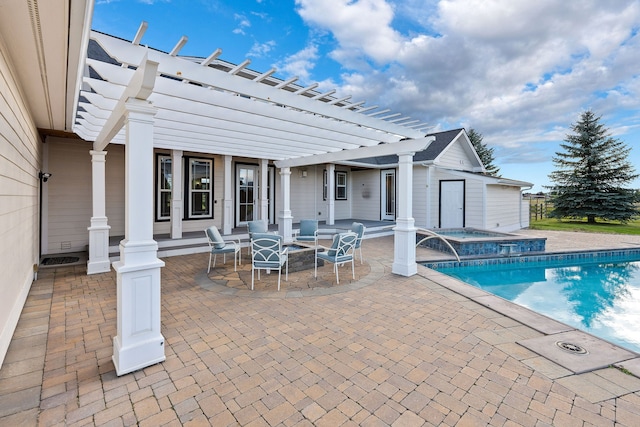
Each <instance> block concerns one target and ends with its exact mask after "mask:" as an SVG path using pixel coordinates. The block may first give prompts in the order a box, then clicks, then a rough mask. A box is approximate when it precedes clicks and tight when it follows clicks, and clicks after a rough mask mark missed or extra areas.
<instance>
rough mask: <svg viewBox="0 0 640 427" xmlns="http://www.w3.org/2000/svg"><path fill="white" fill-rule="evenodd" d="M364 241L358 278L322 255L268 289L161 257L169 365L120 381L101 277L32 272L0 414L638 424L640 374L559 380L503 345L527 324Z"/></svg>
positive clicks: (526, 333) (24, 420) (3, 418)
mask: <svg viewBox="0 0 640 427" xmlns="http://www.w3.org/2000/svg"><path fill="white" fill-rule="evenodd" d="M363 246H364V254H365V260H366V262H365V264H364V265H360V263H357V264H356V265H357V269H356V276H357V280H356V281H353V280H351V277H350V271H349V270H350V268H348V267H342V268H341V271H340V278H341V281H340V285H339V286H338V285H337V284H336V283H334V277H333V271H332V268H333V266H332V265H327V266H325V267H322V268H321V274H320V279H318V280H317V281H316V279H313V278H312V276H313V270H308V271H303V272H296V273H292V274H291V278H290V279H291V284H290V286H287V283H286V282H284V281H283V290H282V291H281V292H280V293H278V292H277V291H275V290H273V289H272V288H274V282H273V275H272V276H269V275H266V274H263V275H262V280H261V281H260V282H258V283H259V284H260V285H259V286H258V289H257V291H255V292H251V291H248V290H246V289H243V287H244V288H246V278H247V274H246V272H247V270H246V269H247V268H248V263H247V262H246V261H245V263H243V269H242V270H241V272H240V273H239V274H235V275H234V273H233V267H232V266H231V267H229V265H226V266H224V267H221V266H217V267H216V269H215V270H214V271H212V274H210V275H209V276H208V277H207V276H206V265H207V255H206V254H198V255H189V256H180V257H172V258H167V259H165V260H164V261H165V262H166V266H165V268H163V269H162V333H163V335H164V336H165V338H166V356H167V360H166V361H165V362H163V363H160V364H157V365H154V366H151V367H148V368H145V369H143V370H140V371H138V372H134V373H131V374H128V375H124V376H122V377H117V376H116V375H115V372H114V368H113V364H112V362H111V354H112V339H113V336H114V335H115V333H116V293H115V292H116V276H115V273H113V272H112V273H105V274H99V275H93V276H87V275H86V271H85V268H84V267H82V266H74V267H61V268H55V269H47V270H42V271H41V273H40V278H39V280H38V281H36V282H35V283H34V285H33V286H32V289H31V293H30V295H29V299H28V301H27V304H26V306H25V310H24V312H23V315H22V318H21V320H20V325H19V328H18V330H17V331H16V336H15V337H14V340H13V341H12V344H11V347H10V350H9V353H8V355H7V359H6V361H5V364H4V366H3V368H2V370H1V371H0V425H17V423H19V424H20V425H38V424H40V425H59V424H74V423H77V424H78V425H82V424H96V425H133V424H139V425H149V426H157V425H180V424H183V425H202V424H206V423H209V424H213V425H216V426H219V425H255V426H259V425H267V426H269V425H299V426H304V425H327V426H339V425H345V426H347V425H392V426H421V425H460V426H476V425H531V426H534V425H549V424H551V425H553V424H555V425H614V424H615V425H619V426H637V425H640V409H639V408H640V392H638V390H639V388H638V385H639V384H640V379H638V378H636V377H633V376H628V375H626V374H623V373H622V372H619V371H615V372H606V371H605V372H596V373H589V374H583V375H580V376H576V375H570V373H569V372H568V371H566V370H563V369H562V368H561V367H557V365H555V364H553V362H550V361H546V360H541V359H540V358H539V357H536V356H535V354H532V352H530V351H529V350H527V349H525V348H523V347H521V346H519V345H518V344H517V343H516V342H517V341H518V340H520V339H524V338H529V337H531V336H537V335H538V333H537V332H535V331H533V330H532V329H530V328H528V327H526V326H524V325H522V324H520V323H518V322H515V321H513V320H511V319H508V318H506V317H504V316H502V315H500V314H498V313H496V312H493V311H491V310H489V309H487V308H486V307H482V306H480V305H478V304H476V303H474V302H472V301H471V300H469V299H467V298H465V297H462V296H461V295H459V294H456V293H454V292H453V291H451V290H449V289H447V288H445V287H442V286H440V285H439V284H438V283H437V281H435V280H432V279H427V278H425V277H421V276H420V275H416V276H414V277H410V278H406V277H400V276H395V275H393V274H391V272H390V270H391V268H390V266H391V262H392V260H391V259H390V255H389V254H391V253H392V247H393V241H392V238H390V237H384V238H377V239H371V240H365V242H364V244H363ZM245 256H246V255H245ZM225 277H227V279H229V280H228V282H225V279H224V278H225ZM430 277H431V276H430ZM231 279H233V280H231ZM227 283H228V284H229V285H228V286H227ZM225 289H227V290H228V292H227V291H224V290H225ZM614 392H617V393H618V394H617V395H616V396H615V397H611V393H614Z"/></svg>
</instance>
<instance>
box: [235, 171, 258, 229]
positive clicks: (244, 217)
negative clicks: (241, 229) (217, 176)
mask: <svg viewBox="0 0 640 427" xmlns="http://www.w3.org/2000/svg"><path fill="white" fill-rule="evenodd" d="M259 175H260V174H259V169H258V167H257V166H252V165H238V166H237V168H236V226H241V225H246V224H247V222H248V221H253V220H254V219H257V215H258V209H257V205H258V194H259V193H258V176H259Z"/></svg>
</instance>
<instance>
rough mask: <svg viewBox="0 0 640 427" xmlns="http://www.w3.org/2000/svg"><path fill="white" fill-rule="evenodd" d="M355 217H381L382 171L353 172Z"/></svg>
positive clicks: (370, 218)
mask: <svg viewBox="0 0 640 427" xmlns="http://www.w3.org/2000/svg"><path fill="white" fill-rule="evenodd" d="M350 175H351V183H352V187H353V190H352V191H351V199H352V202H351V206H352V209H353V218H356V219H367V220H373V221H377V220H379V219H380V171H379V170H377V169H376V170H365V171H356V172H351V174H350Z"/></svg>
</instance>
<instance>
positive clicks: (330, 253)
mask: <svg viewBox="0 0 640 427" xmlns="http://www.w3.org/2000/svg"><path fill="white" fill-rule="evenodd" d="M339 243H340V235H339V234H336V235H335V236H333V244H332V245H331V248H329V250H328V251H327V252H326V254H327V256H330V257H334V256H336V249H338V244H339Z"/></svg>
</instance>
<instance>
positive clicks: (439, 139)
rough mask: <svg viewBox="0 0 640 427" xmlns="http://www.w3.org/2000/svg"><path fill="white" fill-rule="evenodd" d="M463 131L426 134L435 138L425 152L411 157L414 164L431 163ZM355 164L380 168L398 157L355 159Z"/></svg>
mask: <svg viewBox="0 0 640 427" xmlns="http://www.w3.org/2000/svg"><path fill="white" fill-rule="evenodd" d="M463 131H464V129H462V128H459V129H452V130H448V131H444V132H435V133H430V134H427V135H426V136H433V137H435V141H433V142H432V143H431V144H430V145H429V146H428V147H427V148H426V149H425V150H422V151H419V152H417V153H416V154H415V156H413V161H414V162H425V161H433V160H435V159H436V158H437V157H438V156H439V155H440V154H442V153H443V152H444V150H445V149H446V148H447V147H448V146H449V145H450V144H451V143H452V142H453V141H455V139H456V138H457V137H458V135H460V132H463ZM352 163H355V164H358V163H360V164H362V165H363V166H365V165H368V166H373V165H376V166H382V165H393V164H396V163H398V156H397V155H395V154H392V155H389V156H378V157H367V158H364V159H355V160H353V161H352Z"/></svg>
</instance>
